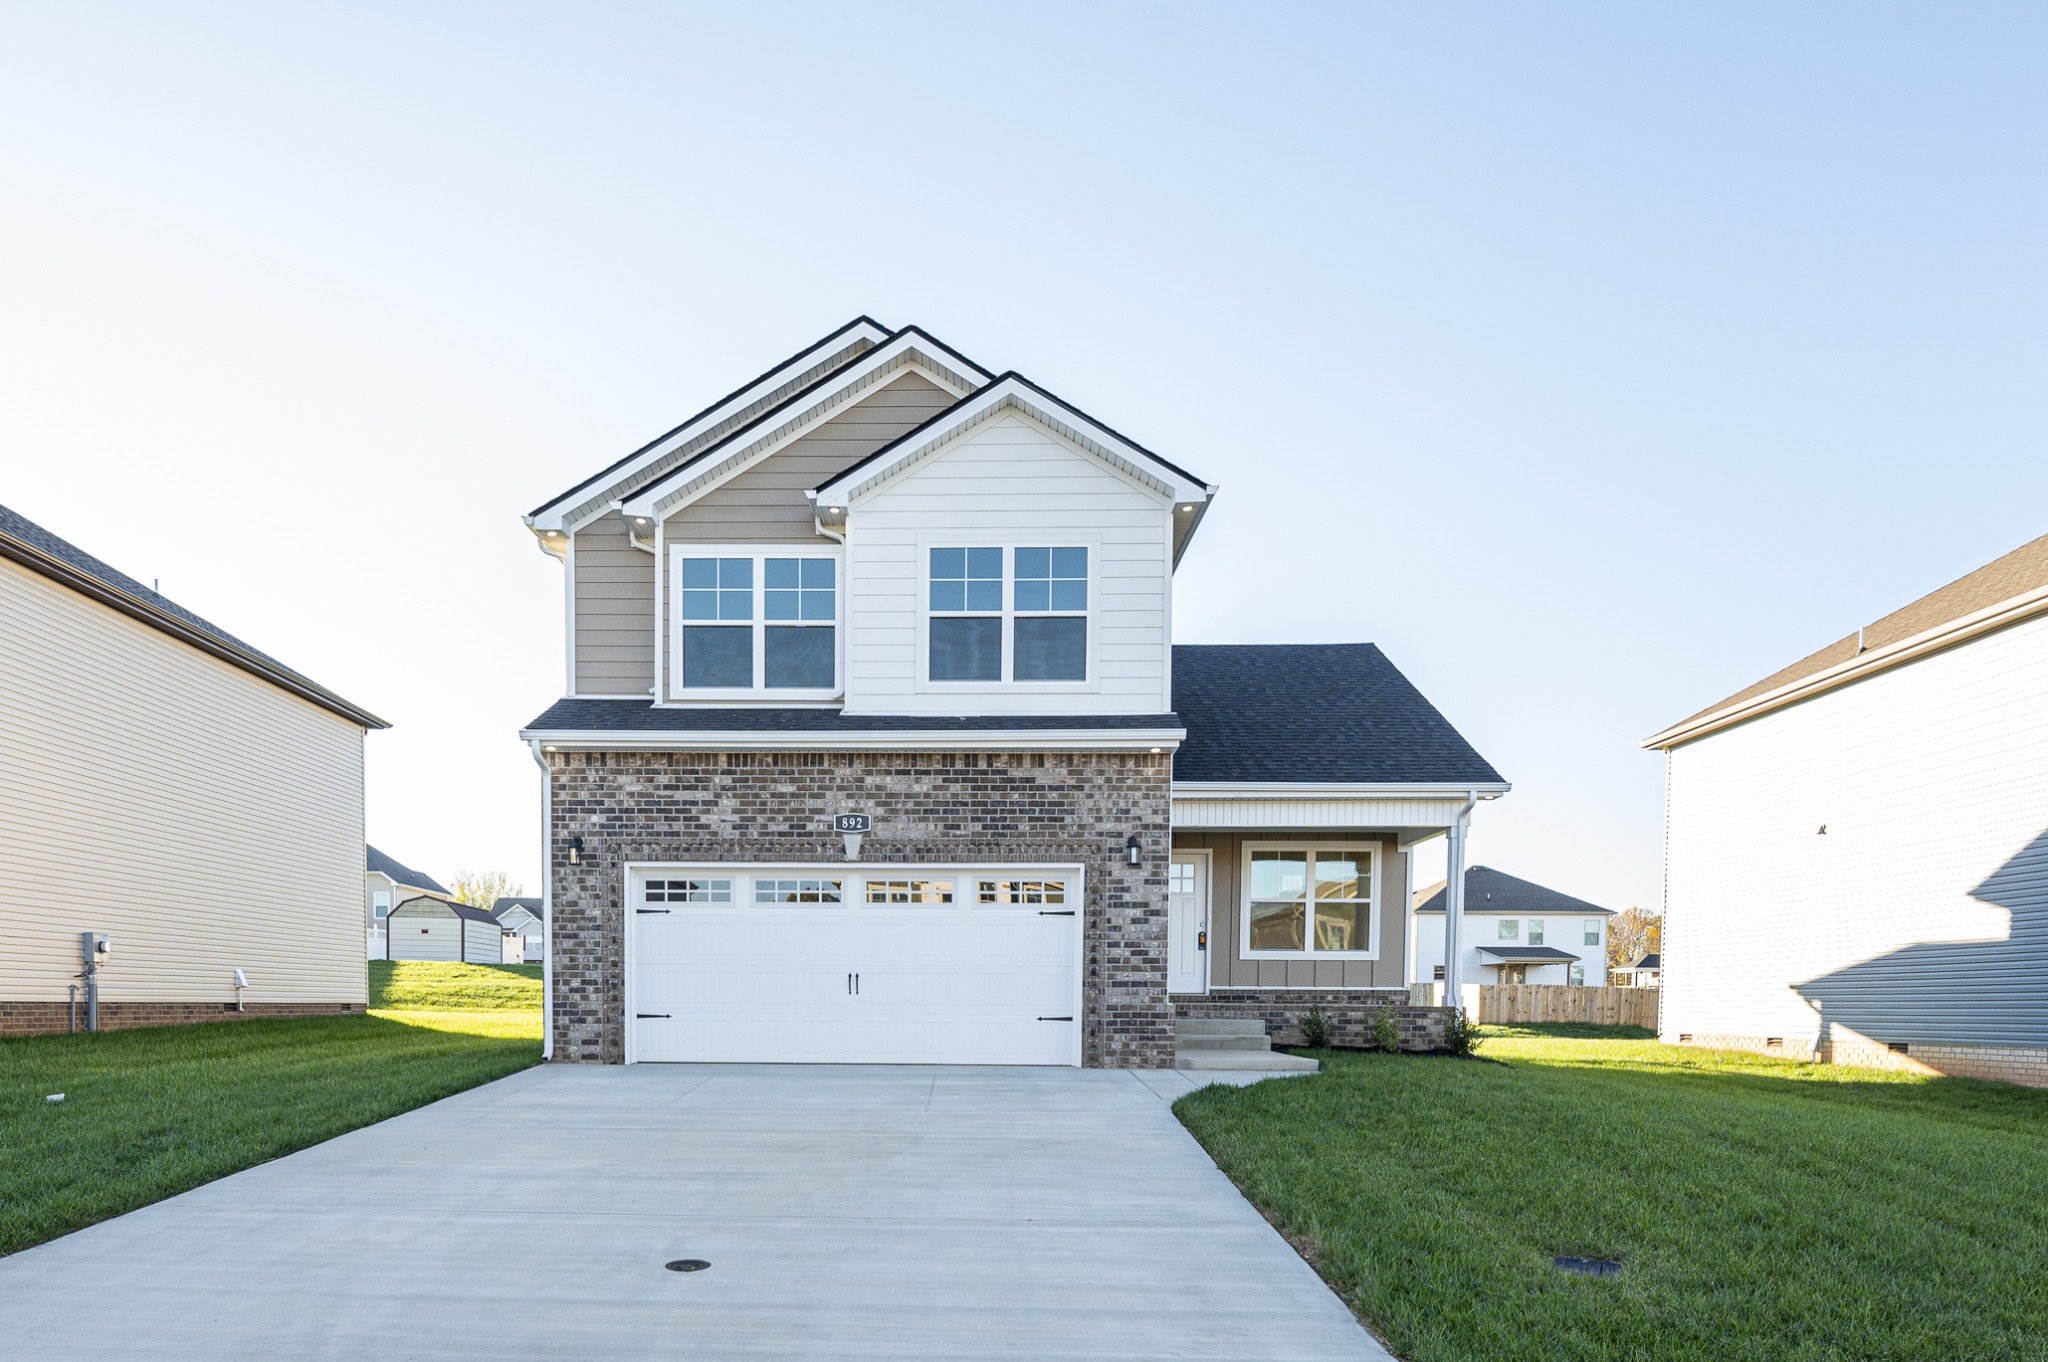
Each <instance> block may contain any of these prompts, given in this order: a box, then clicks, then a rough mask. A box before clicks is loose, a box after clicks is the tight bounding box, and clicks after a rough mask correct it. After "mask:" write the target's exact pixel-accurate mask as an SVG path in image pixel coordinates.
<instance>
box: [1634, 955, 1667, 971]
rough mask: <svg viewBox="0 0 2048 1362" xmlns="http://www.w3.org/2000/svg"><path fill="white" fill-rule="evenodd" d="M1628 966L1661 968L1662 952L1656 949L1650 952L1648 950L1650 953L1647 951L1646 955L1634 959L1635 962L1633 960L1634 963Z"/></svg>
mask: <svg viewBox="0 0 2048 1362" xmlns="http://www.w3.org/2000/svg"><path fill="white" fill-rule="evenodd" d="M1629 968H1630V969H1663V968H1664V956H1663V954H1662V953H1661V952H1658V951H1651V952H1650V953H1649V954H1648V955H1646V956H1644V957H1643V958H1642V959H1640V960H1638V961H1636V962H1635V963H1634V964H1633V965H1630V966H1629Z"/></svg>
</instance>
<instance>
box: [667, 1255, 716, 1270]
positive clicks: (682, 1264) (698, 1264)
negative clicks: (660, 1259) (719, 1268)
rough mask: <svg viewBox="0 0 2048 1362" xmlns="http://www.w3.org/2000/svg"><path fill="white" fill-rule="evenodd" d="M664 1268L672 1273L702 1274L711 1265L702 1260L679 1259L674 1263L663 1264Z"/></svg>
mask: <svg viewBox="0 0 2048 1362" xmlns="http://www.w3.org/2000/svg"><path fill="white" fill-rule="evenodd" d="M662 1266H663V1267H665V1268H667V1269H668V1270H669V1271H670V1272H702V1271H703V1270H704V1269H705V1268H707V1267H710V1266H711V1264H709V1263H707V1262H705V1261H704V1260H703V1259H702V1258H678V1259H676V1260H675V1261H674V1262H669V1263H663V1264H662Z"/></svg>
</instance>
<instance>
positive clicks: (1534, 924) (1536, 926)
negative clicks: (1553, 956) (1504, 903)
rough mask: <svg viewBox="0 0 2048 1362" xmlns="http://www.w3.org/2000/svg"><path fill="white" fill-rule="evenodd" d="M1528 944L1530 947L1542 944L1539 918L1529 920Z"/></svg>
mask: <svg viewBox="0 0 2048 1362" xmlns="http://www.w3.org/2000/svg"><path fill="white" fill-rule="evenodd" d="M1529 944H1530V945H1532V946H1540V945H1542V944H1543V919H1542V918H1540V917H1532V918H1530V919H1529Z"/></svg>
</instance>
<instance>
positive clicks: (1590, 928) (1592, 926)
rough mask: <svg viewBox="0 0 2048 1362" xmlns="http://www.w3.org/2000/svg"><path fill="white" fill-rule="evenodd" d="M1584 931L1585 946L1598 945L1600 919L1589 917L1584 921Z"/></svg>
mask: <svg viewBox="0 0 2048 1362" xmlns="http://www.w3.org/2000/svg"><path fill="white" fill-rule="evenodd" d="M1585 929H1586V944H1587V945H1588V946H1597V945H1599V944H1600V919H1599V918H1597V917H1589V918H1587V919H1586V921H1585Z"/></svg>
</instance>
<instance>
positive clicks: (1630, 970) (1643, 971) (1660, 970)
mask: <svg viewBox="0 0 2048 1362" xmlns="http://www.w3.org/2000/svg"><path fill="white" fill-rule="evenodd" d="M1613 979H1614V983H1615V986H1616V987H1618V988H1659V987H1661V986H1662V985H1663V983H1664V956H1663V955H1662V953H1661V952H1658V951H1651V952H1650V953H1649V954H1648V955H1646V956H1643V957H1642V958H1641V959H1640V960H1637V961H1636V962H1635V963H1634V964H1633V965H1629V966H1626V967H1624V968H1622V969H1618V970H1616V971H1614V974H1613Z"/></svg>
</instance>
